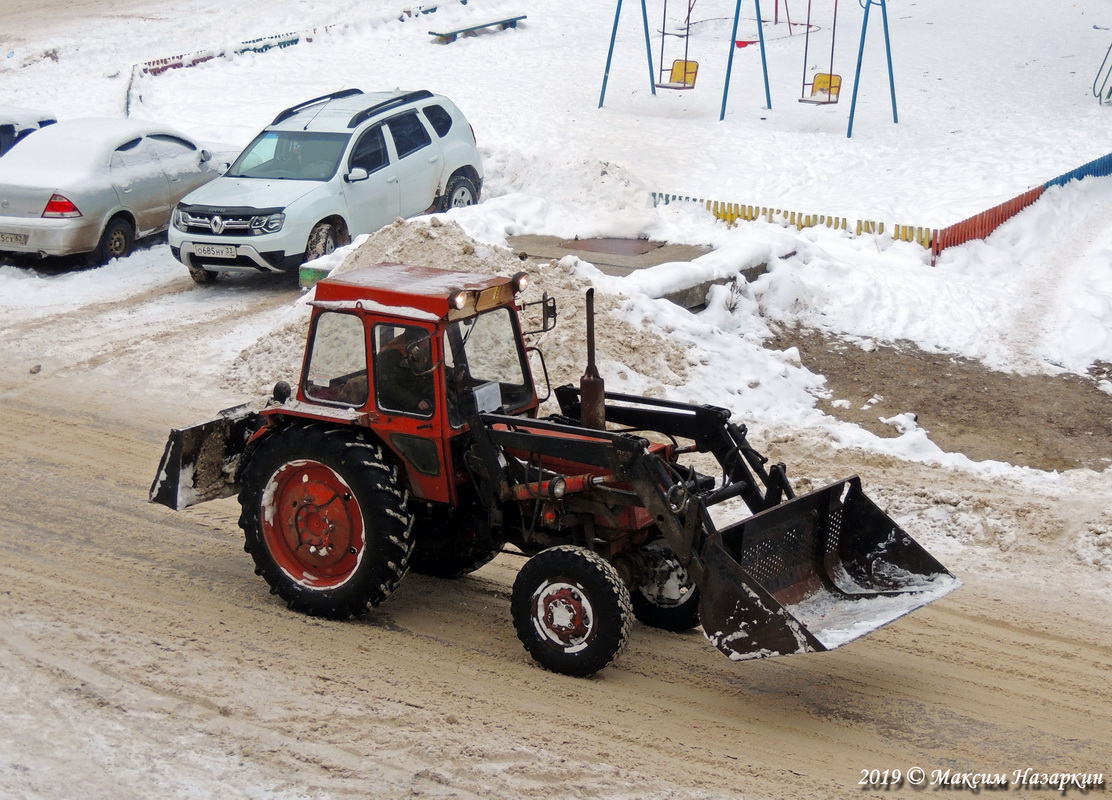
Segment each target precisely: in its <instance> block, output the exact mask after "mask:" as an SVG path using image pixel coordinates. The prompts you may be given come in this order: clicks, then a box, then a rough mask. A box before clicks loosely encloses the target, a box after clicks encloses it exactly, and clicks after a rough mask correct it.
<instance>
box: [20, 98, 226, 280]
mask: <svg viewBox="0 0 1112 800" xmlns="http://www.w3.org/2000/svg"><path fill="white" fill-rule="evenodd" d="M217 175H218V172H217V169H216V166H215V164H214V162H213V160H212V156H211V155H210V154H209V152H208V151H206V150H202V149H201V148H200V147H199V146H198V145H197V143H196V142H194V141H193V140H192V139H190V138H189V137H187V136H184V135H183V134H181V133H178V132H177V131H175V130H173V129H171V128H167V127H165V126H162V125H156V124H153V123H150V122H143V121H140V120H133V119H75V120H65V121H62V122H58V123H55V124H53V125H49V126H47V127H45V128H43V129H42V130H39V131H36V132H35V134H34V135H33V136H28V137H26V138H25V139H23V140H22V141H20V142H19V143H18V144H17V145H16V146H15V147H13V148H12V149H11V151H10V152H8V153H7V155H5V156H4V158H3V159H0V253H15V254H23V255H32V256H63V255H73V254H79V253H86V254H88V261H89V263H91V264H103V263H105V262H107V261H110V260H111V259H113V258H123V257H124V256H126V255H128V254H129V253H130V252H131V250H132V247H133V246H134V244H135V240H136V239H140V238H143V237H145V236H150V235H152V234H155V233H159V232H160V231H163V230H165V229H166V228H167V226H168V225H169V224H170V211H171V209H173V208H174V206H175V205H176V204H177V202H178V201H179V200H181V198H182V197H184V196H185V195H186V194H188V193H189V192H191V191H193V190H194V189H196V188H197V187H198V186H201V185H202V184H205V183H208V182H209V181H210V180H212V179H213V178H215V177H216V176H217Z"/></svg>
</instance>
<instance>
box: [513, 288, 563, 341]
mask: <svg viewBox="0 0 1112 800" xmlns="http://www.w3.org/2000/svg"><path fill="white" fill-rule="evenodd" d="M532 306H540V307H541V327H540V329H539V330H535V331H525V335H526V336H531V335H532V334H534V333H547V332H548V331H550V330H552V329H553V328H555V327H556V298H555V297H549V296H548V292H545V293H544V296H543V297H541V299H540V300H534V301H533V302H532V303H522V304H521V310H522V311H524V310H525V309H527V308H530V307H532Z"/></svg>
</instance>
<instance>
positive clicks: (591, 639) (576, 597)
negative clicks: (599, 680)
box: [510, 545, 633, 677]
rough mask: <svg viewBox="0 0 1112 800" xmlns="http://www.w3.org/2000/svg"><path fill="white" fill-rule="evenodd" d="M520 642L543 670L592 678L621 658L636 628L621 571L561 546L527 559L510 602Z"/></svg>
mask: <svg viewBox="0 0 1112 800" xmlns="http://www.w3.org/2000/svg"><path fill="white" fill-rule="evenodd" d="M510 613H511V615H512V616H513V620H514V628H515V629H516V630H517V637H518V638H519V639H520V640H521V643H522V644H523V645H525V649H526V650H527V651H529V654H530V655H531V656H532V657H533V658H534V659H535V660H536V661H537V663H539V664H540V665H541V666H542V667H544V668H545V669H548V670H551V671H553V672H559V673H562V674H564V675H571V676H574V677H585V676H587V675H593V674H594V673H596V672H598V671H599V670H600V669H602V668H603V667H605V666H606V665H608V664H609V663H610V662H612V661H613V660H614V659H615V658H617V657H618V656H619V655H620V654H621V652H622V650H623V649H624V648H625V645H626V640H627V639H628V638H629V633H630V629H631V628H632V626H633V612H632V610H631V608H630V599H629V590H628V589H626V587H625V585H624V584H623V583H622V580H621V577H620V576H619V575H618V572H617V570H615V569H614V567H613V566H612V565H611V564H610V563H609V562H607V561H606V560H604V559H603V558H602V557H601V556H599V555H597V554H596V553H594V552H592V551H590V550H587V549H586V548H583V547H576V546H573V545H561V546H559V547H552V548H549V549H548V550H542V551H541V552H540V553H538V554H537V555H535V556H533V557H532V558H531V559H529V560H528V561H527V562H526V563H525V566H524V567H522V568H521V571H520V572H519V573H518V575H517V579H516V580H515V581H514V586H513V592H512V594H511V598H510Z"/></svg>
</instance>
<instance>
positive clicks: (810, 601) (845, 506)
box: [699, 477, 961, 660]
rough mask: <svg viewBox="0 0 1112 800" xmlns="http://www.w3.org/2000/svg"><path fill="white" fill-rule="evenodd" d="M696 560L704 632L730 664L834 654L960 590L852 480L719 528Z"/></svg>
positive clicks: (939, 565) (953, 580) (955, 582)
mask: <svg viewBox="0 0 1112 800" xmlns="http://www.w3.org/2000/svg"><path fill="white" fill-rule="evenodd" d="M702 557H703V561H704V566H705V573H706V574H705V577H704V585H703V586H702V587H701V591H702V599H701V601H700V606H699V612H700V618H701V620H702V624H703V630H704V632H705V633H706V635H707V637H708V638H709V639H710V640H711V642H712V643H713V644H714V645H715V646H716V647H718V649H719V650H721V651H722V652H723V653H725V654H726V655H727V656H729V657H730V658H732V659H735V660H742V659H749V658H764V657H768V656H775V655H788V654H789V653H806V652H813V651H821V650H832V649H834V648H835V647H839V646H841V645H843V644H846V643H847V642H850V641H853V640H854V639H857V638H859V637H861V636H864V635H865V634H867V633H870V632H872V631H874V630H876V629H878V628H880V627H882V626H884V625H887V624H888V623H889V622H892V621H893V620H896V619H898V618H900V617H902V616H904V615H905V614H909V613H911V612H912V611H915V610H916V609H918V608H921V607H923V606H925V605H927V604H928V603H931V602H933V601H935V600H937V599H939V598H940V597H943V596H945V595H947V594H949V593H950V592H952V591H954V590H955V589H957V588H959V587H960V586H961V582H960V581H959V580H958V579H957V578H955V577H954V576H953V575H952V574H951V573H950V572H949V571H947V570H946V568H945V567H943V566H942V565H941V564H940V563H939V562H938V561H937V560H935V559H934V557H932V556H931V555H930V554H929V553H928V552H927V551H926V550H924V549H923V548H922V547H921V546H920V545H919V544H917V543H916V542H915V541H914V540H913V539H912V538H911V537H910V536H908V535H907V533H906V532H905V531H904V530H903V529H902V528H900V527H899V526H898V525H896V523H895V522H894V521H893V520H892V519H891V518H890V517H889V516H888V515H887V514H885V513H884V512H883V511H881V510H880V508H878V507H877V506H876V504H875V503H873V502H872V501H871V500H869V498H867V497H866V496H865V495H864V493H863V492H862V490H861V481H860V478H857V477H852V478H847V479H846V480H843V481H838V482H837V483H833V484H831V485H830V486H827V487H824V488H822V489H819V490H817V491H815V492H812V493H810V494H807V495H804V496H802V497H797V498H795V499H794V500H791V501H789V502H786V503H782V504H780V505H778V506H775V507H773V508H770V509H768V510H767V511H763V512H761V513H760V514H756V515H755V516H753V517H750V518H748V519H746V520H744V521H742V522H740V523H737V524H735V525H731V526H729V527H727V528H724V529H723V530H722V531H721V532H719V533H717V534H714V535H712V536H711V537H709V538H708V540H707V542H706V544H705V546H704V548H703V553H702Z"/></svg>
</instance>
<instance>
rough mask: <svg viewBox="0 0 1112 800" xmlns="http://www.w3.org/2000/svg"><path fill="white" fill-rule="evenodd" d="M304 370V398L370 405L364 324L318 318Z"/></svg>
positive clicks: (349, 318) (345, 317)
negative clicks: (368, 401) (368, 402)
mask: <svg viewBox="0 0 1112 800" xmlns="http://www.w3.org/2000/svg"><path fill="white" fill-rule="evenodd" d="M312 337H313V338H312V343H311V344H310V346H309V363H308V364H307V369H306V370H305V376H306V377H305V386H304V387H303V389H304V392H305V396H306V397H307V398H309V399H310V400H314V401H317V402H322V403H335V404H337V405H345V406H351V407H353V408H362V407H363V406H365V405H366V404H367V396H368V394H367V345H366V340H365V338H364V334H363V322H362V320H360V319H359V317H357V316H354V315H353V314H343V313H340V312H336V311H325V312H323V313H322V314H320V315H318V316H317V319H316V324H315V325H314V326H313V333H312Z"/></svg>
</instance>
